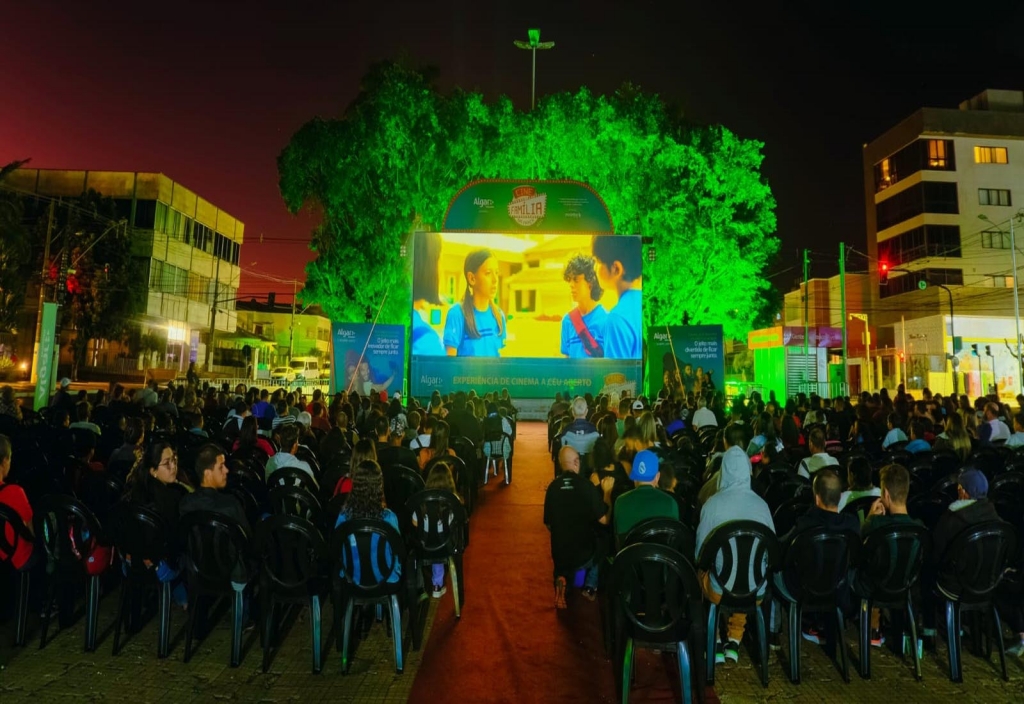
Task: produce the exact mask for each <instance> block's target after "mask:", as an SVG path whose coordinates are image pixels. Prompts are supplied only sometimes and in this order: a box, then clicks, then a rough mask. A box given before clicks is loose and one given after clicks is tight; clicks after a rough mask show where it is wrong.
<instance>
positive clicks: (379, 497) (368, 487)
mask: <svg viewBox="0 0 1024 704" xmlns="http://www.w3.org/2000/svg"><path fill="white" fill-rule="evenodd" d="M357 519H372V520H379V521H384V522H385V523H387V524H388V525H389V526H391V527H392V528H394V529H395V530H396V531H398V530H399V528H398V516H396V515H395V513H394V511H392V510H391V509H389V508H388V507H387V506H386V505H385V503H384V475H383V474H382V473H381V471H380V465H378V464H377V463H376V462H375V461H373V460H363V461H362V462H360V463H359V464H358V465H353V470H352V492H351V493H350V494H349V497H348V501H346V502H345V508H343V509H342V510H341V513H339V514H338V520H337V522H336V523H335V524H334V527H335V528H337V527H338V526H340V525H341V524H342V523H345V522H346V521H353V520H357ZM378 543H379V538H378V536H377V535H374V536H373V537H372V538H371V540H370V554H371V555H376V554H377V552H378V548H377V545H378ZM349 544H350V545H351V547H352V554H353V556H354V557H355V562H354V563H353V564H344V562H345V561H344V560H343V561H342V562H343V564H342V568H341V576H342V577H344V576H345V571H346V570H348V571H349V572H350V573H351V574H352V579H353V581H355V582H357V583H358V582H360V581H361V580H360V572H359V569H360V567H359V553H358V552H357V551H356V550H355V536H352V537H351V538H350V539H349ZM384 561H385V562H386V563H387V568H388V574H387V575H384V574H381V572H380V569H379V566H378V564H377V560H374V561H373V565H372V568H373V574H374V577H376V579H377V581H378V582H390V583H394V582H397V581H398V580H399V579H400V578H401V576H402V565H401V563H399V562H398V560H395V559H394V556H393V555H392V553H391V551H390V550H386V551H385V553H384Z"/></svg>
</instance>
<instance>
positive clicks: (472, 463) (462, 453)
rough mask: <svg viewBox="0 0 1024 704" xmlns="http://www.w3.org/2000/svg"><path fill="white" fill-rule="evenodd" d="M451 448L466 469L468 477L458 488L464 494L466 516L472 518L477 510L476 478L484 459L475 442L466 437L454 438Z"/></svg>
mask: <svg viewBox="0 0 1024 704" xmlns="http://www.w3.org/2000/svg"><path fill="white" fill-rule="evenodd" d="M451 447H452V449H453V450H455V455H456V456H457V457H458V458H459V459H460V460H462V464H463V465H465V467H466V472H465V475H466V476H465V477H463V478H462V483H461V484H457V485H456V486H458V487H459V491H460V492H461V493H462V500H463V501H464V502H465V503H464V506H465V507H466V515H467V516H470V515H472V514H473V509H474V508H476V494H477V479H476V478H477V476H478V475H479V471H480V468H481V467H482V466H483V458H482V457H481V455H480V451H479V450H478V449H477V447H476V445H475V444H473V441H472V440H470V439H469V438H467V437H465V436H458V437H455V438H452V441H451Z"/></svg>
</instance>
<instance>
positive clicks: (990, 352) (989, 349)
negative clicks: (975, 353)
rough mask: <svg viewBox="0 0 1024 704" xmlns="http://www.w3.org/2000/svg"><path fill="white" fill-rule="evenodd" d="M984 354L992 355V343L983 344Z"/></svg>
mask: <svg viewBox="0 0 1024 704" xmlns="http://www.w3.org/2000/svg"><path fill="white" fill-rule="evenodd" d="M985 356H986V357H991V356H992V345H985Z"/></svg>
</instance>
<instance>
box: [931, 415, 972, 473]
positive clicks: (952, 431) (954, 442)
mask: <svg viewBox="0 0 1024 704" xmlns="http://www.w3.org/2000/svg"><path fill="white" fill-rule="evenodd" d="M935 449H936V450H950V451H951V452H953V453H954V454H955V455H956V456H957V457H959V458H960V461H961V462H966V461H967V458H968V456H970V454H971V436H970V433H968V432H967V428H965V427H964V419H963V416H961V415H960V414H959V413H950V414H949V415H948V416H946V427H945V430H943V432H942V433H941V434H940V435H939V437H938V438H936V440H935Z"/></svg>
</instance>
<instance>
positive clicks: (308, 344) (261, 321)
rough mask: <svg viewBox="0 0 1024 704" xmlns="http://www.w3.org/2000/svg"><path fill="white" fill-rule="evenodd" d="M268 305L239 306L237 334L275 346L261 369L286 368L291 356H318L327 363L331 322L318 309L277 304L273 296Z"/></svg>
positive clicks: (252, 301)
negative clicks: (261, 339) (264, 340)
mask: <svg viewBox="0 0 1024 704" xmlns="http://www.w3.org/2000/svg"><path fill="white" fill-rule="evenodd" d="M267 298H268V300H267V301H266V303H262V302H259V301H257V300H256V299H252V300H251V301H239V302H238V305H237V315H238V331H239V333H242V332H244V333H248V334H250V335H253V336H258V337H261V338H264V339H267V340H273V341H274V342H275V343H276V344H275V346H274V349H273V350H268V351H269V352H271V355H270V358H269V359H265V358H264V359H263V362H262V363H261V365H260V366H261V367H263V366H264V365H265V366H266V367H268V368H270V367H287V366H288V363H289V361H290V360H291V358H292V357H316V358H318V359H320V360H323V361H327V360H328V358H329V354H328V353H329V351H330V348H331V320H330V318H328V317H327V315H326V314H325V313H324V312H323V311H322V310H321V309H320V307H319V306H301V305H297V306H296V307H295V308H293V307H292V305H291V304H290V303H278V302H277V300H276V296H275V295H274V294H273V293H271V294H270V295H269V296H268V297H267Z"/></svg>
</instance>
